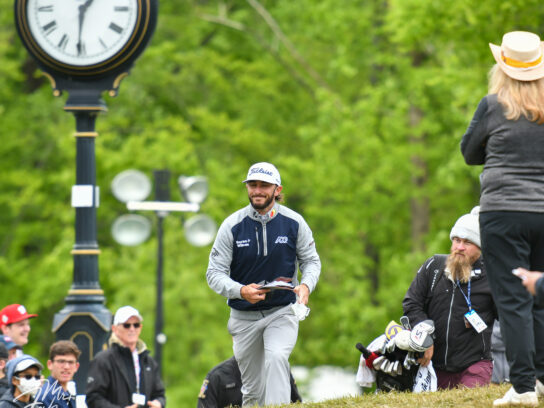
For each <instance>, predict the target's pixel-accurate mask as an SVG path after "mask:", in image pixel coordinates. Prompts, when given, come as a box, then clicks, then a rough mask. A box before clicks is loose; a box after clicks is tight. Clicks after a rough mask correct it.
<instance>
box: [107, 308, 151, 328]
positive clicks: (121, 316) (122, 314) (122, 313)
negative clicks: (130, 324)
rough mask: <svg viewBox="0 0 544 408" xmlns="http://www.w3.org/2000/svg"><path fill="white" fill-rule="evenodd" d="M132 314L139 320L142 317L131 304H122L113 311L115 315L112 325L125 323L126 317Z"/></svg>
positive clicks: (128, 317) (141, 319)
mask: <svg viewBox="0 0 544 408" xmlns="http://www.w3.org/2000/svg"><path fill="white" fill-rule="evenodd" d="M132 316H134V317H137V318H138V319H140V321H143V320H144V318H143V317H142V316H141V315H140V312H138V310H136V309H135V308H133V307H132V306H123V307H120V308H119V309H118V310H117V312H115V317H114V318H113V325H114V326H117V325H118V324H123V323H126V321H127V320H128V319H130V318H131V317H132Z"/></svg>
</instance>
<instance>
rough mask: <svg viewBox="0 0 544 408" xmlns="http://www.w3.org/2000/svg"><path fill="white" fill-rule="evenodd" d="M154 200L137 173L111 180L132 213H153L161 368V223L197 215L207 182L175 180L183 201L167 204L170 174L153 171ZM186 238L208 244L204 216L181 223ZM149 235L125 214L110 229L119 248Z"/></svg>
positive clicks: (209, 223) (211, 228)
mask: <svg viewBox="0 0 544 408" xmlns="http://www.w3.org/2000/svg"><path fill="white" fill-rule="evenodd" d="M153 178H154V185H155V201H144V200H145V199H146V198H147V196H148V195H149V194H150V192H151V182H150V181H149V179H148V178H147V176H146V175H145V174H143V173H142V172H140V171H138V170H126V171H124V172H122V173H119V174H118V175H117V176H115V178H114V179H113V181H112V191H113V195H114V196H115V197H116V198H117V199H118V200H119V201H122V202H125V203H126V205H127V209H129V210H131V211H154V212H155V214H156V216H157V283H156V291H157V293H156V309H155V360H156V361H157V363H158V365H159V370H161V368H162V345H163V344H164V343H166V335H165V334H164V333H163V326H164V321H163V298H162V294H163V267H164V266H163V265H164V260H163V258H164V257H163V253H164V244H163V242H164V241H163V234H164V231H163V222H164V219H165V218H166V216H167V215H168V214H169V213H170V212H198V211H199V209H200V204H201V203H202V202H203V201H204V200H205V199H206V197H207V195H208V182H207V180H206V178H205V177H201V176H193V177H185V176H180V177H179V178H178V185H179V188H180V190H181V192H182V194H183V196H184V198H185V200H186V202H172V201H170V171H169V170H155V171H154V172H153ZM184 229H185V237H186V239H187V241H188V242H189V243H190V244H191V245H194V246H205V245H209V244H210V243H211V242H212V241H213V239H214V237H215V232H216V225H215V223H214V222H213V220H212V219H211V218H210V217H208V216H206V215H203V214H199V215H196V216H194V217H191V218H190V219H188V220H187V221H185V223H184ZM150 233H151V223H150V222H149V220H148V219H147V218H146V217H144V216H141V215H138V214H126V215H122V216H121V217H119V218H118V219H117V220H115V222H114V224H113V226H112V234H113V238H114V239H115V240H116V241H117V242H118V243H120V244H122V245H138V244H141V243H142V242H144V241H145V240H146V239H147V238H148V237H149V235H150Z"/></svg>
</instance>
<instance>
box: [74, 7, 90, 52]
mask: <svg viewBox="0 0 544 408" xmlns="http://www.w3.org/2000/svg"><path fill="white" fill-rule="evenodd" d="M92 2H93V0H87V1H86V2H85V3H83V4H81V5H80V6H79V30H78V40H77V45H76V47H77V55H81V54H82V53H83V43H82V42H81V31H82V28H83V20H84V19H85V13H86V12H87V9H88V8H89V6H90V5H91V3H92Z"/></svg>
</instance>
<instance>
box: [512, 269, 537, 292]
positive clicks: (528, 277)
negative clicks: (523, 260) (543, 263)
mask: <svg viewBox="0 0 544 408" xmlns="http://www.w3.org/2000/svg"><path fill="white" fill-rule="evenodd" d="M517 270H518V275H517V276H518V277H520V278H521V284H522V285H523V286H525V288H526V289H527V290H528V291H529V293H530V294H531V295H533V296H534V295H536V287H535V285H536V281H537V280H539V279H540V278H541V277H542V272H532V271H528V270H527V269H525V268H517Z"/></svg>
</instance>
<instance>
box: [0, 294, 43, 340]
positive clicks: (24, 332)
mask: <svg viewBox="0 0 544 408" xmlns="http://www.w3.org/2000/svg"><path fill="white" fill-rule="evenodd" d="M36 316H38V315H37V314H28V313H27V311H26V308H25V307H24V306H23V305H18V304H13V305H8V306H6V307H4V308H3V309H2V310H0V329H2V333H3V334H4V335H5V336H8V337H10V338H11V339H12V340H13V341H14V342H15V344H17V345H18V346H20V347H24V345H25V344H27V343H28V334H29V333H30V322H29V319H31V318H32V317H36Z"/></svg>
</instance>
